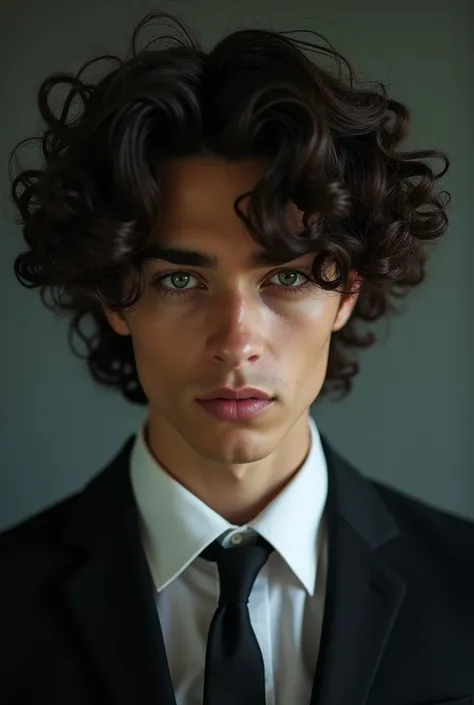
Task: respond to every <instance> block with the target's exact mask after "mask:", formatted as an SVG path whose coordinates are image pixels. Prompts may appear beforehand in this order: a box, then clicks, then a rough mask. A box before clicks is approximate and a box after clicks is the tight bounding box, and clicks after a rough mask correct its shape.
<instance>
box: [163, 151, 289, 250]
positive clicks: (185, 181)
mask: <svg viewBox="0 0 474 705" xmlns="http://www.w3.org/2000/svg"><path fill="white" fill-rule="evenodd" d="M266 167H267V162H266V161H265V160H264V159H263V158H257V157H255V158H252V159H246V160H241V161H238V162H235V161H234V162H229V161H225V160H224V159H222V158H220V157H215V156H195V157H186V158H181V159H175V160H172V161H171V162H169V164H168V165H167V166H166V168H165V171H164V173H163V181H162V189H163V191H162V201H161V202H162V207H161V209H160V223H157V230H158V232H159V234H160V240H161V239H162V237H164V238H166V239H168V238H169V237H170V236H171V235H173V236H184V235H187V234H190V233H191V232H192V233H194V236H195V237H196V238H197V237H199V236H201V237H202V236H204V235H211V234H212V233H219V235H220V237H221V238H222V237H223V236H224V235H226V234H227V237H231V236H233V237H235V236H237V235H241V236H244V237H245V236H246V235H247V236H248V231H247V228H246V226H245V223H244V222H243V221H242V220H241V218H239V217H238V215H237V214H236V213H235V210H234V203H235V201H236V199H237V198H238V197H239V196H241V195H242V194H245V193H248V192H250V191H252V190H253V189H254V188H255V186H256V185H257V183H258V181H259V180H260V178H261V176H262V175H263V174H264V172H265V169H266ZM247 206H248V199H246V198H245V199H243V200H242V201H241V202H240V208H241V210H242V211H243V212H244V213H247ZM301 215H302V214H301V212H300V211H298V210H297V209H296V207H295V206H294V205H293V204H291V203H288V206H287V216H286V217H287V222H288V225H292V226H294V227H295V228H299V227H301ZM250 242H253V241H250Z"/></svg>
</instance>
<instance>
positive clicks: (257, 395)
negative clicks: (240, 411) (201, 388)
mask: <svg viewBox="0 0 474 705" xmlns="http://www.w3.org/2000/svg"><path fill="white" fill-rule="evenodd" d="M211 399H231V400H233V401H235V400H241V399H260V400H263V401H270V400H271V399H272V397H271V396H270V394H267V393H266V392H264V391H263V390H262V389H255V387H241V388H240V389H232V388H231V387H220V388H219V389H213V390H212V391H211V392H208V393H207V394H203V395H202V396H201V397H199V398H198V401H209V400H211Z"/></svg>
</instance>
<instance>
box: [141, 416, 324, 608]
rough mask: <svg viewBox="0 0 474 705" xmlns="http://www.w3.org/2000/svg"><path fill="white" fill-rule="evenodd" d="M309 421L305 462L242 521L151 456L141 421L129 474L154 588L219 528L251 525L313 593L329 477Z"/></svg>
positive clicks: (181, 567)
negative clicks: (199, 494) (238, 523)
mask: <svg viewBox="0 0 474 705" xmlns="http://www.w3.org/2000/svg"><path fill="white" fill-rule="evenodd" d="M308 422H309V429H310V434H311V446H310V450H309V453H308V455H307V457H306V459H305V461H304V463H303V464H302V466H301V467H300V469H299V470H298V472H297V473H296V475H295V476H294V477H293V479H292V480H291V481H290V482H289V483H288V485H287V486H286V487H285V488H284V490H282V492H280V494H279V495H278V496H277V497H276V498H275V499H274V500H273V501H272V502H271V503H270V504H269V505H268V506H267V507H266V508H265V509H264V510H263V511H262V512H261V513H260V514H259V515H258V516H257V517H255V519H253V520H252V521H250V522H249V523H248V524H247V525H246V527H237V526H235V525H233V524H231V523H229V522H228V521H227V520H226V519H224V518H223V517H221V516H220V515H219V514H217V513H216V512H215V511H214V510H213V509H211V508H210V507H208V506H207V505H206V504H205V503H204V502H202V501H201V500H200V499H199V498H198V497H196V496H195V495H194V494H192V492H190V491H189V490H187V489H186V488H185V487H184V486H183V485H181V484H180V483H179V482H177V480H175V479H174V478H173V477H171V475H169V474H168V473H167V472H166V471H165V470H164V469H163V468H162V466H161V465H160V464H159V463H158V462H157V460H156V459H155V458H154V457H153V456H152V454H151V452H150V450H149V448H148V445H147V442H146V440H145V424H144V425H142V427H141V428H140V431H139V433H138V434H137V436H136V438H135V442H134V445H133V448H132V454H131V458H130V476H131V483H132V488H133V492H134V495H135V499H136V502H137V505H138V509H139V512H140V516H141V521H142V525H143V538H144V547H145V551H146V554H147V558H148V561H149V564H150V570H151V573H152V576H153V579H154V582H155V586H156V589H157V590H158V591H160V590H163V589H164V588H165V587H166V586H167V585H169V584H170V583H171V582H172V581H173V580H174V579H175V578H176V577H178V575H180V573H182V572H183V570H185V568H186V567H187V566H188V565H189V564H190V563H192V561H193V560H194V559H195V558H196V557H197V556H198V555H199V554H200V553H201V552H202V551H203V550H204V548H206V546H208V545H209V544H210V543H212V541H214V540H215V539H216V538H218V537H220V536H221V535H222V534H223V533H226V532H229V531H230V530H233V529H237V528H240V529H244V528H250V529H253V530H254V531H256V532H257V533H258V534H260V535H261V536H263V538H265V539H266V540H267V541H268V542H269V543H271V544H272V546H273V547H274V548H275V550H276V551H277V552H278V553H279V554H280V556H281V557H282V558H283V560H284V561H285V562H286V563H287V565H288V566H289V568H290V569H291V570H292V571H293V573H294V574H295V575H296V577H297V578H298V579H299V580H300V581H301V583H302V584H303V586H304V588H305V589H306V591H307V592H308V594H310V595H313V594H314V589H315V583H316V572H317V559H318V556H317V545H318V541H317V538H318V531H319V527H320V523H321V519H322V515H323V511H324V506H325V504H326V498H327V483H328V480H327V465H326V458H325V455H324V451H323V448H322V444H321V439H320V435H319V432H318V429H317V427H316V423H315V421H314V419H313V418H312V417H311V416H310V417H309V419H308ZM171 537H172V538H171Z"/></svg>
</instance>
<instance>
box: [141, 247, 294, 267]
mask: <svg viewBox="0 0 474 705" xmlns="http://www.w3.org/2000/svg"><path fill="white" fill-rule="evenodd" d="M142 256H143V258H144V259H145V260H163V261H165V262H171V263H172V264H178V265H184V266H188V267H202V268H203V269H217V267H218V264H219V261H218V259H217V257H216V256H214V255H209V254H207V253H205V252H199V251H198V250H185V249H182V248H180V247H173V248H164V247H160V246H159V245H150V246H149V247H147V248H146V249H145V251H144V252H143V253H142ZM300 256H301V255H300ZM295 259H299V256H298V255H295V256H288V255H286V254H278V253H275V252H269V251H268V250H254V251H253V252H252V253H251V256H250V266H251V267H255V268H259V267H261V268H263V267H275V266H277V265H279V264H285V263H286V262H292V261H293V260H295Z"/></svg>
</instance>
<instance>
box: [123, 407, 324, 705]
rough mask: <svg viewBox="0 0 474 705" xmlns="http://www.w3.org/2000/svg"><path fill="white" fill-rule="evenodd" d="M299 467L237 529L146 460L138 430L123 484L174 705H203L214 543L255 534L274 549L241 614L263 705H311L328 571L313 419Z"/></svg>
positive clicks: (215, 580) (214, 594)
mask: <svg viewBox="0 0 474 705" xmlns="http://www.w3.org/2000/svg"><path fill="white" fill-rule="evenodd" d="M309 426H310V432H311V447H310V451H309V453H308V455H307V457H306V460H305V461H304V463H303V465H302V466H301V468H300V469H299V471H298V472H297V474H296V475H295V477H294V478H293V479H292V480H291V482H290V483H289V484H288V485H287V486H286V487H285V488H284V490H282V492H281V493H280V494H279V495H278V496H277V497H276V498H275V499H274V500H273V501H272V502H271V503H270V504H269V505H267V507H266V508H265V509H264V510H263V511H262V512H261V513H260V514H259V515H258V516H257V517H256V518H255V519H253V520H252V521H250V522H249V523H248V524H246V525H245V526H235V525H232V524H230V523H229V522H228V521H226V519H224V518H223V517H221V516H220V515H219V514H217V513H216V512H215V511H213V510H212V509H211V508H209V507H208V506H207V505H206V504H204V502H202V501H201V500H200V499H198V497H196V496H195V495H193V494H192V493H191V492H189V491H188V490H187V489H186V488H185V487H183V485H181V484H180V483H179V482H177V481H176V480H175V479H173V478H172V477H171V476H170V475H169V474H168V473H167V472H166V471H165V470H164V469H163V468H162V467H161V466H160V464H159V463H158V462H157V461H156V459H155V458H154V457H153V456H152V454H151V452H150V450H149V448H148V446H147V442H146V439H145V426H142V428H141V429H140V431H139V433H138V434H137V436H136V439H135V443H134V446H133V449H132V455H131V464H130V473H131V482H132V487H133V491H134V494H135V498H136V501H137V505H138V508H139V512H140V515H141V520H142V529H143V542H144V548H145V552H146V555H147V559H148V562H149V565H150V571H151V574H152V576H153V580H154V584H155V587H156V604H157V610H158V616H159V620H160V623H161V626H162V630H163V638H164V642H165V647H166V653H167V658H168V665H169V669H170V674H171V679H172V682H173V686H174V692H175V697H176V703H177V705H202V697H203V686H204V664H205V654H206V643H207V635H208V631H209V625H210V622H211V619H212V616H213V614H214V612H215V610H216V608H217V601H218V597H219V576H218V572H217V566H216V564H215V563H212V562H209V561H207V560H205V559H203V558H201V557H200V556H199V554H200V553H201V551H203V550H204V548H206V547H207V546H208V545H209V544H210V543H212V542H213V541H214V540H215V539H217V538H219V540H220V541H221V543H222V544H223V545H224V546H225V547H226V548H229V550H232V546H235V545H238V544H240V543H242V542H253V541H255V540H256V537H257V535H260V536H262V537H263V538H265V539H266V540H267V541H268V542H269V543H270V544H271V545H272V546H273V547H274V549H275V550H274V551H273V552H272V553H271V554H270V557H269V559H268V561H267V563H266V564H265V565H264V567H263V568H262V570H261V571H260V573H259V575H258V576H257V579H256V581H255V584H254V587H253V590H252V592H251V595H250V599H249V612H250V620H251V623H252V627H253V629H254V631H255V635H256V637H257V640H258V643H259V646H260V649H261V651H262V656H263V662H264V666H265V684H266V705H288V703H298V705H306V704H308V705H309V702H310V696H311V689H312V684H313V678H314V673H315V668H316V661H317V657H318V651H319V642H320V636H321V626H322V618H323V610H324V600H325V592H326V573H327V538H326V536H327V531H326V522H325V521H324V520H323V519H324V507H325V504H326V499H327V484H328V480H327V465H326V459H325V455H324V451H323V448H322V445H321V439H320V436H319V432H318V430H317V427H316V424H315V422H314V420H313V419H312V418H311V417H309Z"/></svg>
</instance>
